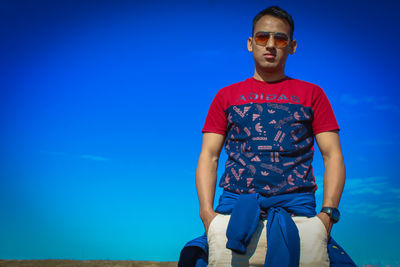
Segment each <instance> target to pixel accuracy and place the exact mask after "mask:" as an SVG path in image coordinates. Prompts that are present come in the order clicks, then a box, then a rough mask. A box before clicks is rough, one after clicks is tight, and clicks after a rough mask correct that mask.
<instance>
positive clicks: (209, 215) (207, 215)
mask: <svg viewBox="0 0 400 267" xmlns="http://www.w3.org/2000/svg"><path fill="white" fill-rule="evenodd" d="M217 215H218V213H216V212H215V211H213V210H210V211H205V212H201V213H200V218H201V220H202V221H203V224H204V229H205V231H206V234H208V228H209V227H210V223H211V221H212V220H213V219H214V218H215V216H217Z"/></svg>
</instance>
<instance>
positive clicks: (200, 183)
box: [196, 155, 218, 216]
mask: <svg viewBox="0 0 400 267" xmlns="http://www.w3.org/2000/svg"><path fill="white" fill-rule="evenodd" d="M217 168H218V159H212V158H210V157H207V156H205V155H200V157H199V162H198V164H197V169H196V188H197V195H198V197H199V204H200V216H201V214H202V213H207V212H210V211H212V210H213V204H214V195H215V185H216V181H217Z"/></svg>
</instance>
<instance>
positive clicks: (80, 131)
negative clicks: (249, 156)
mask: <svg viewBox="0 0 400 267" xmlns="http://www.w3.org/2000/svg"><path fill="white" fill-rule="evenodd" d="M275 4H277V5H279V6H281V7H282V8H284V9H286V10H287V11H288V12H289V13H290V14H292V16H293V18H294V21H295V31H294V37H295V39H297V41H298V48H297V51H296V53H295V54H294V55H291V56H289V58H288V62H287V72H286V74H287V75H289V76H292V77H294V78H298V79H302V80H306V81H309V82H312V83H315V84H318V85H319V86H321V87H322V88H323V90H324V91H325V93H326V95H327V96H328V98H329V100H330V102H331V104H332V107H333V109H334V112H335V115H336V119H337V121H338V123H339V126H340V128H341V130H340V133H339V135H340V138H341V144H342V150H343V155H344V158H345V164H346V185H345V190H344V192H343V196H342V199H341V202H340V206H339V208H340V210H341V213H342V219H341V221H340V222H339V223H338V224H336V225H334V226H333V228H332V233H331V234H332V236H333V237H334V238H335V240H336V241H337V242H339V244H340V245H341V246H343V248H344V249H345V250H346V251H347V252H348V254H349V255H350V256H351V257H352V258H353V260H354V261H355V262H356V263H357V264H359V265H362V264H375V265H376V264H381V265H382V264H391V265H394V264H400V253H399V246H398V243H399V239H400V228H399V227H398V225H399V223H400V213H399V208H400V180H399V176H398V169H396V168H397V167H396V166H397V164H399V152H398V151H400V141H399V140H400V134H399V132H400V126H399V122H400V105H399V104H398V102H397V101H398V99H399V93H398V90H399V86H398V83H397V78H398V77H399V71H398V70H399V67H398V63H399V62H400V56H399V53H398V44H399V36H398V28H399V27H400V21H399V19H398V10H400V9H399V4H397V3H396V1H385V0H381V1H344V0H335V1H294V0H293V1H289V0H288V1H243V0H242V1H238V0H234V1H219V0H208V1H181V2H179V1H161V0H160V1H155V0H150V1H121V0H117V1H111V0H110V1H94V0H93V1H88V0H79V1H77V0H73V1H42V0H35V1H6V0H2V1H0V12H1V14H0V23H1V27H0V34H1V42H0V48H1V53H0V63H1V64H0V84H1V90H0V125H1V131H0V181H1V186H0V240H1V242H0V258H1V259H76V260H90V259H110V260H155V261H177V260H178V257H179V253H180V250H181V249H182V247H183V246H184V244H185V243H186V242H187V241H189V240H191V239H193V238H195V237H197V236H199V235H202V234H203V231H204V229H203V225H202V223H201V220H200V218H199V216H198V213H199V207H198V200H197V194H196V190H195V171H196V165H197V160H198V156H199V153H200V147H201V138H202V133H201V129H202V127H203V125H204V121H205V117H206V114H207V111H208V108H209V105H210V103H211V101H212V99H213V98H214V96H215V94H216V93H217V91H218V90H219V89H220V88H222V87H225V86H227V85H229V84H231V83H234V82H238V81H241V80H244V79H246V78H248V77H251V76H252V75H253V72H254V63H253V58H252V55H251V53H249V52H248V51H247V48H246V40H247V38H248V36H249V34H250V32H251V22H252V19H253V17H254V16H255V15H256V14H257V12H258V11H260V10H261V9H263V8H265V7H267V6H270V5H275ZM315 148H316V153H315V158H314V162H313V167H314V175H315V177H316V180H317V183H318V184H319V189H318V190H317V193H316V196H317V201H318V202H317V203H318V204H317V210H319V209H320V208H321V204H322V178H323V172H324V166H323V162H322V158H321V155H320V153H319V151H318V149H317V147H315ZM224 153H225V152H224V150H223V151H222V155H221V158H220V165H219V169H218V179H219V178H220V177H221V175H222V173H223V171H224V170H223V166H224V162H225V160H226V158H227V157H226V155H225V154H224ZM217 193H218V194H220V193H221V191H220V190H218V191H217ZM216 199H217V198H216ZM385 266H386V265H385Z"/></svg>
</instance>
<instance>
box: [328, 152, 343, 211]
mask: <svg viewBox="0 0 400 267" xmlns="http://www.w3.org/2000/svg"><path fill="white" fill-rule="evenodd" d="M324 165H325V173H324V181H323V192H324V196H323V203H322V206H323V207H334V208H338V207H339V202H340V198H341V196H342V192H343V188H344V183H345V176H346V171H345V166H344V160H343V156H342V155H336V156H331V157H329V158H325V159H324Z"/></svg>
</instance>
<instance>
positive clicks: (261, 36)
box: [254, 32, 289, 48]
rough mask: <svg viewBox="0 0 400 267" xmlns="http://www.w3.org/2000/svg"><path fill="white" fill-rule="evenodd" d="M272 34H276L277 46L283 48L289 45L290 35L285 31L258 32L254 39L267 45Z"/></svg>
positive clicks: (257, 42) (258, 43) (259, 43)
mask: <svg viewBox="0 0 400 267" xmlns="http://www.w3.org/2000/svg"><path fill="white" fill-rule="evenodd" d="M271 35H273V36H274V41H275V46H276V48H283V47H285V46H287V45H288V43H289V37H288V36H287V34H286V33H283V32H257V33H256V34H255V36H254V40H255V41H256V44H257V45H262V46H266V45H267V43H268V41H269V38H271Z"/></svg>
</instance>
